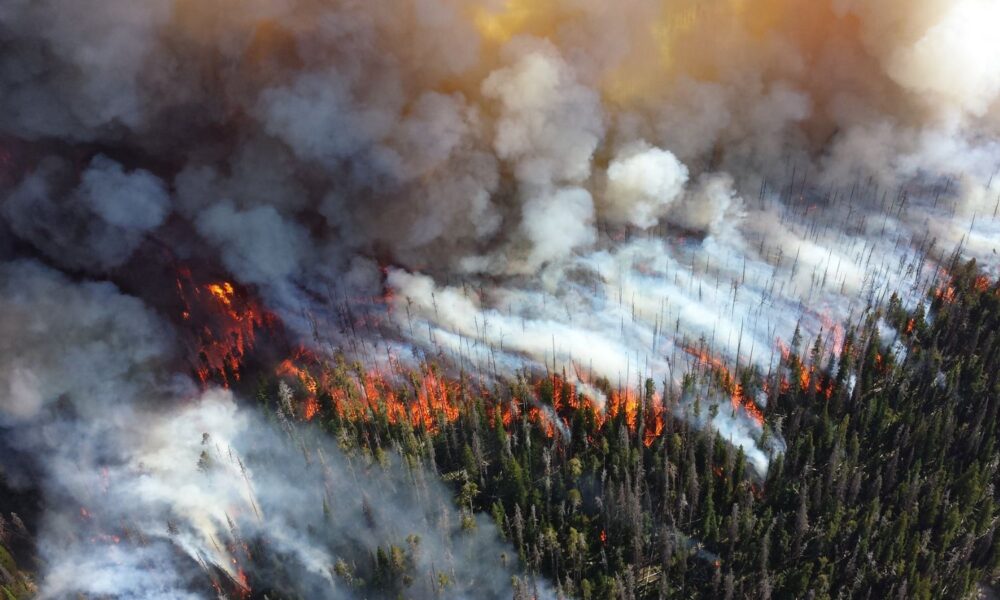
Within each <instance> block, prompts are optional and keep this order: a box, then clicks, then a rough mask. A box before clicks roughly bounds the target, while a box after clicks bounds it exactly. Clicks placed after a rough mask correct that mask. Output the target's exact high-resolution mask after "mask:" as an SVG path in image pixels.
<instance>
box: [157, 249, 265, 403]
mask: <svg viewBox="0 0 1000 600" xmlns="http://www.w3.org/2000/svg"><path fill="white" fill-rule="evenodd" d="M175 283H176V288H177V293H178V296H179V298H180V300H181V302H182V305H183V310H182V311H181V319H182V320H183V321H184V322H185V325H186V328H187V330H188V331H190V332H191V335H192V340H193V341H192V342H189V357H190V358H189V360H190V362H191V364H192V368H193V370H194V372H195V374H196V375H197V376H198V379H199V381H201V383H202V384H203V385H205V384H207V383H208V382H209V381H210V380H212V381H216V382H218V383H219V384H221V385H222V386H223V387H230V386H231V385H232V384H233V383H235V382H237V381H239V380H240V377H241V375H242V371H243V361H244V359H245V357H246V356H247V353H249V352H250V350H252V348H253V346H254V343H255V341H256V338H257V336H258V334H259V332H260V331H261V330H262V329H264V328H265V327H269V326H271V325H273V324H274V322H275V317H274V316H273V315H271V314H270V313H268V312H267V311H266V310H265V309H264V308H263V307H262V306H261V305H260V303H259V302H258V301H257V300H256V299H255V298H253V297H252V296H251V295H250V294H249V293H248V292H247V291H246V290H243V289H242V288H241V289H237V288H236V286H234V285H233V284H232V283H231V282H229V281H213V282H209V283H199V282H197V281H196V279H195V277H194V275H193V274H192V271H191V269H189V268H187V267H180V268H178V269H177V276H176V279H175Z"/></svg>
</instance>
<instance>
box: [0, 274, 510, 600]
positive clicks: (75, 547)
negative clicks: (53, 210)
mask: <svg viewBox="0 0 1000 600" xmlns="http://www.w3.org/2000/svg"><path fill="white" fill-rule="evenodd" d="M0 309H2V310H3V314H4V315H5V318H4V319H3V320H2V322H0V333H2V336H0V340H3V341H2V342H0V343H2V346H0V350H2V352H0V357H2V359H0V377H2V381H3V382H4V384H5V387H4V390H3V396H0V399H2V401H0V427H2V430H3V432H4V437H3V440H4V444H5V445H7V450H8V452H4V453H3V454H2V458H0V473H3V474H5V475H8V476H14V477H21V478H23V477H27V476H29V475H30V476H34V477H40V478H41V481H40V482H37V483H38V484H39V485H40V486H41V489H42V490H43V492H44V494H45V504H46V506H47V507H48V508H47V510H46V512H45V513H44V514H43V516H42V520H41V523H40V526H39V529H40V531H39V546H40V551H41V555H42V569H41V573H40V575H41V582H40V586H39V592H40V594H41V597H44V598H64V597H69V596H73V595H76V594H78V593H84V594H87V595H94V596H105V595H111V596H114V597H121V598H187V597H191V598H195V597H204V594H205V592H206V591H207V590H210V589H211V584H212V583H215V584H217V585H218V584H219V582H220V581H226V579H224V576H223V575H222V574H223V573H225V574H226V575H227V576H228V577H229V578H231V579H232V581H233V582H240V581H241V577H243V575H241V570H243V569H245V570H246V571H247V572H250V573H252V575H253V576H255V577H258V578H260V579H262V580H264V581H268V582H269V583H270V584H271V585H274V586H275V588H276V589H280V590H282V591H283V593H288V592H290V591H296V592H297V593H299V594H301V595H302V596H303V597H310V598H318V597H324V598H351V597H355V596H356V593H355V584H354V583H353V578H354V577H359V575H357V574H356V571H357V570H358V564H359V563H360V564H361V566H362V568H364V569H367V567H368V563H369V561H370V560H371V557H372V556H374V555H375V554H376V553H377V550H378V549H379V547H381V548H382V549H383V550H384V551H386V552H388V551H390V547H391V546H392V545H394V546H396V547H398V548H400V549H401V550H402V551H403V552H404V553H405V554H404V555H403V556H405V561H406V563H407V565H409V568H410V569H412V572H413V573H414V574H415V578H416V579H417V580H416V581H414V582H412V583H411V584H410V586H409V587H408V589H407V593H408V594H410V595H414V596H420V597H436V595H438V594H446V595H448V596H449V597H456V598H459V597H469V598H483V597H490V598H500V597H504V596H506V595H509V589H510V585H511V579H510V578H511V575H512V572H510V571H508V570H507V568H505V567H504V566H503V565H504V563H505V560H506V561H508V562H509V564H510V567H511V568H513V567H514V565H515V563H516V560H517V558H516V557H517V554H516V552H515V551H514V549H513V548H511V547H509V546H504V545H503V544H501V543H500V541H499V539H498V538H497V536H496V533H495V529H494V528H493V524H492V522H491V521H490V520H489V519H488V518H486V517H482V516H477V517H475V518H474V521H473V522H472V524H473V526H470V523H465V522H463V519H469V518H473V517H472V516H471V515H459V514H458V512H457V511H456V510H455V509H454V508H453V507H454V502H453V500H452V498H451V495H450V493H449V492H448V491H447V490H445V489H444V487H443V486H442V484H441V483H440V482H439V481H437V479H436V477H435V476H434V475H433V474H432V473H431V472H430V471H428V470H426V469H425V468H424V466H422V465H418V464H410V465H408V466H403V465H401V464H399V460H398V458H397V457H395V456H388V455H387V456H380V457H373V456H371V454H370V452H363V451H361V450H360V449H354V450H348V451H347V453H346V454H345V451H344V450H342V449H341V448H338V447H337V445H336V444H335V443H334V440H330V439H326V438H325V437H324V436H322V435H320V434H317V433H318V432H314V431H311V430H309V429H308V428H301V427H299V426H297V425H294V424H293V423H292V422H291V419H292V418H293V417H292V413H291V412H290V406H289V407H288V408H286V407H285V406H284V402H282V401H278V399H276V404H277V405H278V406H279V409H278V412H277V413H276V414H275V415H272V418H271V419H265V418H263V416H262V415H259V414H257V413H256V412H254V411H252V410H248V409H245V408H244V409H240V408H237V405H236V402H235V401H234V398H233V397H232V394H231V393H230V392H228V391H218V390H216V391H211V390H210V391H208V392H205V393H200V392H198V391H197V390H196V389H195V388H194V386H193V385H192V384H191V383H190V382H188V381H187V380H186V379H185V378H182V377H171V376H169V373H170V369H169V362H170V360H171V343H170V335H169V331H168V330H167V328H166V327H165V324H164V323H163V322H161V320H160V319H158V318H157V317H156V316H154V315H152V314H150V312H149V311H148V310H146V309H145V307H143V305H142V304H141V303H140V302H139V301H138V300H136V299H135V298H131V297H128V296H123V295H121V294H120V293H119V292H118V291H117V290H116V289H115V288H114V287H113V286H111V285H109V284H96V283H92V284H74V283H72V282H70V281H69V280H67V279H66V278H65V277H63V276H62V275H60V274H58V273H56V272H54V271H52V270H50V269H47V268H45V267H41V266H39V265H38V264H37V263H33V262H16V263H11V264H8V265H5V266H4V267H2V268H0ZM282 394H290V391H287V390H283V391H282ZM25 457H26V458H25ZM14 483H17V480H15V481H14ZM413 536H416V537H413ZM258 551H260V552H261V553H264V552H266V553H267V555H273V556H281V557H283V559H282V561H281V564H280V565H279V564H270V563H269V562H266V561H265V562H263V563H261V562H253V561H254V557H255V555H256V554H257V552H258ZM505 557H506V559H505ZM439 575H442V576H444V579H442V578H440V577H439ZM243 584H246V582H245V581H243Z"/></svg>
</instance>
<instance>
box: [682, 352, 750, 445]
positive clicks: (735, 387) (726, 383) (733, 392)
mask: <svg viewBox="0 0 1000 600" xmlns="http://www.w3.org/2000/svg"><path fill="white" fill-rule="evenodd" d="M684 351H685V352H687V353H688V354H689V355H691V356H693V357H695V358H696V359H697V360H698V364H700V365H702V366H704V367H706V368H708V369H709V371H710V372H712V373H714V374H715V375H716V376H717V377H718V381H719V384H720V385H721V387H722V389H723V391H724V392H725V393H726V394H727V395H728V396H729V400H730V403H731V404H732V407H733V411H738V410H739V409H741V408H742V409H743V411H744V412H745V413H746V414H747V416H748V417H750V419H752V420H753V422H754V423H756V424H757V425H758V426H762V425H763V424H764V413H763V412H761V410H760V407H759V406H757V404H756V403H755V402H754V401H753V399H751V398H749V397H748V396H747V394H746V393H745V391H744V389H743V384H742V383H740V382H739V381H738V380H737V377H736V376H735V374H733V373H732V372H731V371H730V370H729V368H728V367H727V366H726V364H725V362H724V361H722V360H721V359H719V358H716V357H714V356H712V355H711V354H709V353H708V351H707V350H699V349H697V348H693V347H690V346H686V347H684Z"/></svg>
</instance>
